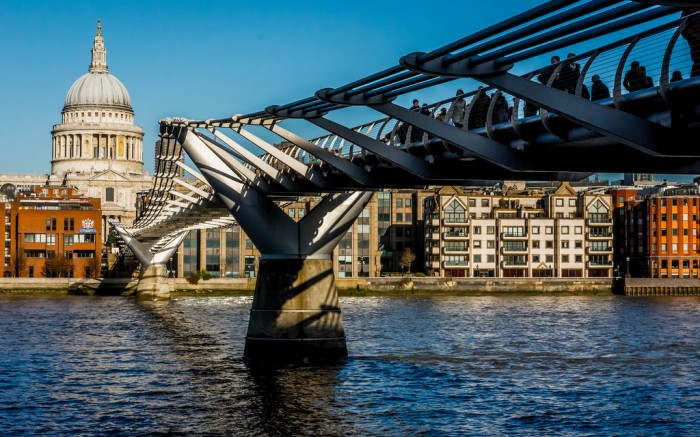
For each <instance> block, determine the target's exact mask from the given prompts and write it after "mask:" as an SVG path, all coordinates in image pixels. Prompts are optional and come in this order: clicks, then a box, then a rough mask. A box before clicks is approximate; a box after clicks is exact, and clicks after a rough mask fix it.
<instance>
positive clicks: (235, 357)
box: [135, 300, 351, 436]
mask: <svg viewBox="0 0 700 437" xmlns="http://www.w3.org/2000/svg"><path fill="white" fill-rule="evenodd" d="M135 305H137V306H138V307H139V308H140V309H141V310H142V312H143V314H144V319H145V320H146V323H147V325H149V326H150V329H151V330H152V332H151V336H152V337H156V338H159V339H160V340H161V342H160V344H158V345H156V348H166V349H167V353H168V354H172V355H173V356H174V358H175V359H176V361H177V362H178V366H177V368H173V369H172V374H171V375H160V376H159V377H162V378H173V377H174V378H178V379H180V380H181V383H182V384H184V385H186V387H184V389H183V390H182V391H183V392H185V393H187V395H186V399H181V400H178V401H177V402H178V405H170V406H169V409H174V410H173V411H172V412H168V415H170V414H172V415H174V417H177V418H179V419H178V422H177V423H176V424H173V425H171V426H170V428H169V429H168V431H167V433H173V432H174V433H184V434H189V433H193V432H194V433H202V432H204V433H215V434H219V433H224V434H226V435H280V436H281V435H285V436H288V435H346V434H347V433H348V432H351V430H349V429H341V428H343V427H347V421H344V420H341V418H340V417H337V415H336V413H334V412H333V411H332V409H331V408H330V406H329V405H328V402H329V401H331V400H333V398H334V396H335V392H336V390H337V386H338V384H339V373H340V371H341V370H342V369H343V368H344V366H345V364H344V363H339V364H334V365H324V366H322V367H321V366H294V365H283V366H260V365H257V366H254V365H250V364H247V363H245V362H244V361H243V359H242V355H243V343H244V334H245V333H244V331H243V329H242V328H244V326H245V324H244V323H241V322H240V321H229V320H224V319H217V317H221V315H220V313H218V312H217V311H216V308H215V307H213V306H212V307H210V308H208V309H207V310H206V311H205V314H201V313H197V312H193V313H191V314H189V313H188V309H187V307H186V306H185V307H183V306H182V305H180V304H179V302H178V301H177V300H176V301H172V302H142V301H136V302H135ZM201 309H202V308H201V307H197V310H201ZM210 310H211V311H210ZM240 316H241V318H243V317H245V315H244V314H243V313H241V314H240ZM229 322H230V323H232V324H233V325H235V328H234V330H237V331H236V332H234V331H231V330H230V329H231V328H230V326H228V323H229ZM166 403H168V404H170V403H171V401H167V402H166ZM343 423H345V425H342V424H343Z"/></svg>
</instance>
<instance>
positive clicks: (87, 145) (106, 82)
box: [0, 21, 153, 238]
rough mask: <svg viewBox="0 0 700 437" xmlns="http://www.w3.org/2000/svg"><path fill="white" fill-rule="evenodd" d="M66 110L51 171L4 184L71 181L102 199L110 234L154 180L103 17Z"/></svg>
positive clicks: (2, 179) (2, 181) (7, 177)
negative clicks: (112, 223)
mask: <svg viewBox="0 0 700 437" xmlns="http://www.w3.org/2000/svg"><path fill="white" fill-rule="evenodd" d="M61 115H62V116H61V123H60V124H56V125H54V126H53V130H52V131H51V136H52V148H51V151H52V155H51V173H50V174H48V175H46V174H35V175H30V174H0V185H2V186H4V187H8V186H12V185H14V186H15V187H17V188H22V187H29V186H31V185H66V186H72V187H74V188H76V189H77V190H78V191H79V192H80V193H81V194H82V195H84V196H87V197H96V198H99V199H101V200H102V219H103V220H102V231H103V232H102V235H104V236H105V238H106V236H107V235H108V234H109V229H108V224H107V221H108V220H109V219H116V220H119V221H121V222H124V223H131V222H132V221H133V220H134V218H135V216H136V207H135V205H136V197H137V193H138V192H140V191H145V190H148V189H150V188H152V186H153V179H152V177H150V176H149V175H148V174H147V173H144V171H143V130H142V129H141V127H139V126H136V125H135V124H134V110H133V108H132V107H131V98H130V97H129V93H128V91H127V90H126V87H125V86H124V85H123V84H122V83H121V81H119V79H117V78H116V77H115V76H113V75H111V74H109V69H108V67H107V50H106V48H105V45H104V38H103V36H102V26H101V24H100V22H99V21H98V25H97V35H96V36H95V39H94V43H93V47H92V62H91V63H90V67H89V68H88V72H87V73H86V74H84V75H82V76H81V77H79V78H78V79H77V80H76V81H75V82H74V83H73V85H72V86H71V87H70V89H69V90H68V94H67V95H66V101H65V104H64V106H63V110H62V111H61Z"/></svg>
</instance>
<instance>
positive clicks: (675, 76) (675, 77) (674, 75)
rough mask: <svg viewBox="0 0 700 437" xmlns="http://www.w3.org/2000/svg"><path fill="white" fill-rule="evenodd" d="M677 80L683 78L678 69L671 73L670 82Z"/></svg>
mask: <svg viewBox="0 0 700 437" xmlns="http://www.w3.org/2000/svg"><path fill="white" fill-rule="evenodd" d="M679 80H683V75H682V74H681V72H680V71H678V70H676V71H674V72H673V73H671V82H678V81H679Z"/></svg>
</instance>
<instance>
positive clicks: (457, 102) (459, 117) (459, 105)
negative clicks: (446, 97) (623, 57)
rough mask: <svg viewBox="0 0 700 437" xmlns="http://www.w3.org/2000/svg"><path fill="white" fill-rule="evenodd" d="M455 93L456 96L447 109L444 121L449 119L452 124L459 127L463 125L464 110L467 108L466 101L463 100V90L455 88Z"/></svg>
mask: <svg viewBox="0 0 700 437" xmlns="http://www.w3.org/2000/svg"><path fill="white" fill-rule="evenodd" d="M455 95H456V96H457V97H456V98H455V99H454V100H453V101H452V104H451V105H450V109H448V110H447V115H446V116H445V122H446V123H449V122H450V121H451V122H452V124H454V125H455V126H457V127H458V128H460V129H461V128H462V127H463V126H464V124H463V123H464V112H465V110H466V109H467V102H465V101H464V97H462V96H463V95H464V91H462V90H457V93H456V94H455Z"/></svg>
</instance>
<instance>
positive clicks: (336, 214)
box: [177, 128, 372, 364]
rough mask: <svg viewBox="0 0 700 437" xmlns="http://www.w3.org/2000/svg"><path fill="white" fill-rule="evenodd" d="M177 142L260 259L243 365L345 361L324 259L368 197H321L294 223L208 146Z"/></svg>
mask: <svg viewBox="0 0 700 437" xmlns="http://www.w3.org/2000/svg"><path fill="white" fill-rule="evenodd" d="M177 136H178V141H179V142H180V144H182V146H183V148H184V149H185V150H186V151H187V154H188V156H189V157H190V158H191V159H192V161H193V162H194V164H195V165H196V166H197V168H198V169H199V170H200V171H201V174H202V176H203V177H204V178H205V179H206V181H207V182H208V183H209V184H210V185H211V186H212V187H213V188H214V192H215V193H216V194H217V195H218V196H219V198H220V199H221V201H222V202H223V203H224V204H225V205H226V206H227V207H228V209H229V210H230V211H231V214H232V215H233V216H234V218H235V219H236V221H237V222H238V223H239V224H240V226H241V227H242V228H243V229H244V230H245V232H246V234H248V236H249V237H250V239H251V240H252V241H253V243H254V244H255V246H256V247H257V248H258V250H259V251H260V253H261V259H260V265H259V267H258V278H257V281H256V285H255V295H254V297H253V307H252V309H251V312H250V321H249V324H248V334H247V336H246V344H245V352H244V359H245V360H246V361H248V362H250V363H262V364H275V363H323V362H331V361H337V360H340V359H344V358H346V357H347V346H346V343H345V329H344V327H343V319H342V316H341V312H340V306H339V304H338V294H337V290H336V287H335V279H334V275H333V261H332V253H333V250H334V249H335V247H336V246H337V245H338V243H339V242H340V240H341V239H342V238H343V236H344V235H345V233H346V232H347V231H348V229H350V227H351V226H352V224H353V222H354V221H355V219H356V218H357V217H358V216H359V215H360V213H361V212H362V211H363V209H364V207H365V205H366V204H367V202H369V200H370V198H371V197H372V193H371V192H351V193H339V194H328V195H326V196H325V197H324V198H323V199H322V200H321V202H319V203H318V204H317V205H316V206H315V207H314V208H313V209H311V210H310V211H309V212H308V213H307V215H306V216H305V217H303V218H302V219H300V220H299V221H298V222H296V221H294V219H292V218H290V217H289V216H288V215H287V214H286V213H285V212H284V211H283V210H282V209H280V207H279V206H278V205H277V204H276V203H275V202H273V201H272V200H270V198H269V197H268V196H267V195H266V194H265V193H264V192H263V191H261V190H259V189H257V188H256V184H255V183H254V181H250V180H246V179H245V177H244V175H243V173H242V172H240V171H237V170H236V168H235V167H231V166H230V165H231V163H230V162H228V161H227V160H226V158H225V157H223V158H222V156H221V152H220V151H216V152H218V153H216V152H215V151H214V150H212V147H214V146H212V145H211V144H208V143H205V142H204V141H202V140H201V139H200V138H199V137H198V136H197V135H196V134H195V133H193V132H191V131H190V130H189V129H186V128H181V129H180V131H179V132H178V135H177ZM299 176H300V177H305V176H306V175H303V174H300V175H299Z"/></svg>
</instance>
